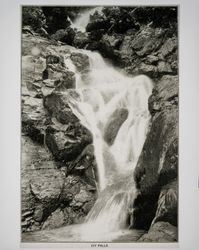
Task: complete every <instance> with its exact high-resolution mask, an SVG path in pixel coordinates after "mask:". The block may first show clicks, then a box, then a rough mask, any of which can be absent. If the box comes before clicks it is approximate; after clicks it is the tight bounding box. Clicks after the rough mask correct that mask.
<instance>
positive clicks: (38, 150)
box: [20, 5, 179, 247]
mask: <svg viewBox="0 0 199 250" xmlns="http://www.w3.org/2000/svg"><path fill="white" fill-rule="evenodd" d="M178 20H179V10H178V6H177V5H174V6H172V5H168V6H161V5H160V6H158V5H151V6H139V5H126V6H112V5H110V6H100V5H98V6H72V5H71V6H58V5H51V6H46V5H44V6H40V5H30V6H27V5H23V6H21V139H20V140H21V169H20V178H21V182H20V185H21V208H20V210H21V211H20V212H21V229H20V230H21V242H22V243H42V242H43V243H61V242H65V243H85V242H87V243H93V244H94V243H95V242H98V243H103V244H105V243H137V244H139V243H175V242H178V229H179V228H178V216H179V215H178V211H179V204H178V200H179V199H178V196H179V192H178V190H179V188H178V169H179V167H178V155H179V154H178V143H179V136H178V134H179V133H178V132H179V122H178V120H179V119H178V118H179V106H178V94H179V74H178V72H179V63H178V62H179V53H178V50H179V41H178V40H179V39H178V34H179V22H178ZM103 244H102V246H105V247H106V244H105V245H103Z"/></svg>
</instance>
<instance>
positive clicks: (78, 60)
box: [70, 52, 90, 73]
mask: <svg viewBox="0 0 199 250" xmlns="http://www.w3.org/2000/svg"><path fill="white" fill-rule="evenodd" d="M70 58H71V60H72V61H73V63H74V65H75V66H76V68H77V70H78V71H79V72H84V73H85V72H87V71H88V70H89V67H90V63H89V57H88V56H87V55H86V54H83V53H77V52H73V53H71V56H70Z"/></svg>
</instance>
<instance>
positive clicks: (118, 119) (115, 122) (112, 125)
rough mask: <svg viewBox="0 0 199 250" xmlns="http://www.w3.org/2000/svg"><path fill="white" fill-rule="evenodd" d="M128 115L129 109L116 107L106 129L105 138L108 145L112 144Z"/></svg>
mask: <svg viewBox="0 0 199 250" xmlns="http://www.w3.org/2000/svg"><path fill="white" fill-rule="evenodd" d="M127 117H128V110H127V109H125V108H119V109H116V110H115V111H114V112H113V114H112V115H111V117H110V118H109V121H108V123H107V124H106V126H105V129H104V140H105V141H106V142H107V143H108V145H112V144H113V143H114V140H115V138H116V136H117V133H118V131H119V129H120V127H121V125H122V124H123V122H124V121H125V120H126V119H127Z"/></svg>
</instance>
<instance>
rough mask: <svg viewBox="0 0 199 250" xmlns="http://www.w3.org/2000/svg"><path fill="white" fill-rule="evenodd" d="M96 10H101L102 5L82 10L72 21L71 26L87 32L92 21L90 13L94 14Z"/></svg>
mask: <svg viewBox="0 0 199 250" xmlns="http://www.w3.org/2000/svg"><path fill="white" fill-rule="evenodd" d="M95 11H98V12H101V11H102V7H100V6H99V7H95V8H92V9H89V10H86V11H84V12H81V13H80V15H79V16H78V17H77V18H76V19H75V20H74V21H73V22H72V21H71V20H69V21H70V22H71V28H76V29H77V30H79V31H81V32H85V30H86V26H87V24H88V23H89V21H90V15H93V14H94V13H95Z"/></svg>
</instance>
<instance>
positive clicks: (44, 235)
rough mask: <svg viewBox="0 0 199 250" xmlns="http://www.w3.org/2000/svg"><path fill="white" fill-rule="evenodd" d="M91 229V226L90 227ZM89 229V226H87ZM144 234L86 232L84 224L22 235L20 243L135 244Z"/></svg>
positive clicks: (140, 231)
mask: <svg viewBox="0 0 199 250" xmlns="http://www.w3.org/2000/svg"><path fill="white" fill-rule="evenodd" d="M91 228H92V225H91ZM88 229H89V224H88ZM143 234H144V231H143V230H128V229H123V230H119V231H117V232H110V233H109V234H107V233H104V232H103V228H101V229H99V230H97V229H96V230H95V231H91V230H87V228H86V227H85V226H84V224H77V225H71V226H66V227H61V228H58V229H53V230H42V231H36V232H31V233H24V234H22V242H27V243H28V242H29V243H31V242H47V243H51V242H73V243H79V242H113V243H114V242H115V243H120V242H125V243H128V242H129V243H130V242H136V241H137V240H138V239H139V238H140V237H141V236H142V235H143Z"/></svg>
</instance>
